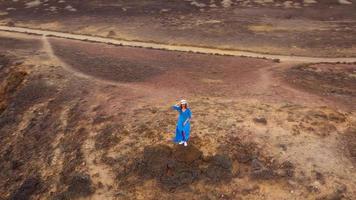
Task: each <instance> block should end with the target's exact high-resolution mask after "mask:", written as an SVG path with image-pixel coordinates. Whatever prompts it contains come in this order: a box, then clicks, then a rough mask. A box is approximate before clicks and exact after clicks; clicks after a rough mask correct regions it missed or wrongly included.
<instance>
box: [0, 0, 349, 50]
mask: <svg viewBox="0 0 356 200" xmlns="http://www.w3.org/2000/svg"><path fill="white" fill-rule="evenodd" d="M29 2H30V3H29ZM31 2H32V3H31ZM37 2H39V3H38V4H36V1H15V2H14V1H2V2H0V10H1V11H2V12H3V14H2V15H0V19H1V22H2V24H7V25H15V26H24V27H32V28H42V29H50V30H57V31H65V32H76V33H82V34H93V35H99V36H103V37H107V36H108V37H112V38H121V39H127V40H140V41H153V42H158V43H169V44H188V45H195V46H209V47H217V48H229V49H242V50H248V51H255V52H263V53H272V54H284V55H293V54H295V55H304V56H329V57H335V56H340V57H343V56H355V46H354V44H355V43H356V41H355V39H356V38H355V36H354V35H355V27H356V22H355V18H356V14H355V6H356V2H355V1H352V0H348V2H351V4H342V3H339V1H338V0H328V1H315V3H308V2H310V1H302V0H290V1H282V0H275V1H272V2H270V3H268V2H267V3H266V2H264V1H257V0H256V1H248V0H246V1H236V0H231V1H222V0H214V1H210V0H187V1H181V0H174V1H169V2H167V1H165V0H145V2H142V1H141V0H132V1H105V2H103V1H94V0H90V1H86V3H85V4H83V3H82V1H78V0H76V1H70V2H67V1H65V2H60V1H57V0H49V1H46V2H42V3H41V1H37Z"/></svg>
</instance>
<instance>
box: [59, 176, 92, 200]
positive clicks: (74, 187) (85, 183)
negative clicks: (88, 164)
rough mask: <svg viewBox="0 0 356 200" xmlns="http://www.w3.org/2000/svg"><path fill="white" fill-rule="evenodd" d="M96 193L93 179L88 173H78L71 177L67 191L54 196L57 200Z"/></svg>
mask: <svg viewBox="0 0 356 200" xmlns="http://www.w3.org/2000/svg"><path fill="white" fill-rule="evenodd" d="M93 193H94V188H93V187H92V181H91V179H90V176H89V175H87V174H82V173H77V174H75V175H73V176H72V177H71V178H70V182H69V186H68V189H67V191H65V192H62V193H60V194H58V195H57V196H55V197H54V199H55V200H67V199H76V198H80V197H87V196H89V195H91V194H93Z"/></svg>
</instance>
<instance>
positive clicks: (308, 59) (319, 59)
mask: <svg viewBox="0 0 356 200" xmlns="http://www.w3.org/2000/svg"><path fill="white" fill-rule="evenodd" d="M0 31H10V32H17V33H25V34H36V35H42V36H46V35H47V36H52V37H57V38H66V39H73V40H82V41H90V42H98V43H105V44H114V45H123V46H131V47H141V48H152V49H162V50H169V51H182V52H193V53H203V54H218V55H230V56H246V57H255V58H267V59H279V60H281V61H297V62H308V63H320V62H326V63H337V62H345V63H353V62H356V57H349V58H323V57H305V56H284V55H272V54H262V53H253V52H248V51H239V50H225V49H217V48H208V47H195V46H180V45H169V44H159V43H153V42H139V41H127V40H117V39H110V38H104V37H97V36H87V35H81V34H72V33H63V32H57V31H48V30H38V29H30V28H21V27H10V26H0Z"/></svg>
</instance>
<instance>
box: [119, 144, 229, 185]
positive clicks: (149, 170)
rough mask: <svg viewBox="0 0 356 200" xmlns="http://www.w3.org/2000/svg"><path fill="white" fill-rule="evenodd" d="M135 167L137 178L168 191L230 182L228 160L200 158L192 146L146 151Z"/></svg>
mask: <svg viewBox="0 0 356 200" xmlns="http://www.w3.org/2000/svg"><path fill="white" fill-rule="evenodd" d="M137 166H138V170H139V171H138V172H139V175H140V176H141V177H144V178H154V179H156V180H157V181H158V182H159V183H160V185H161V187H163V188H165V189H168V190H174V189H176V188H178V187H182V186H187V185H189V184H191V183H193V182H194V181H197V180H201V179H205V178H207V179H208V180H210V181H211V183H219V182H221V181H229V180H231V178H232V162H231V160H230V158H229V157H228V156H226V155H215V156H213V157H208V158H203V155H202V152H201V151H200V150H199V149H197V148H196V147H195V146H194V145H190V146H188V147H184V146H181V145H179V146H178V145H177V146H175V147H174V148H171V147H169V146H166V145H158V146H150V147H146V148H145V149H144V152H143V158H142V161H139V164H138V165H137ZM129 168H130V167H129ZM132 168H135V167H132ZM120 178H123V177H120Z"/></svg>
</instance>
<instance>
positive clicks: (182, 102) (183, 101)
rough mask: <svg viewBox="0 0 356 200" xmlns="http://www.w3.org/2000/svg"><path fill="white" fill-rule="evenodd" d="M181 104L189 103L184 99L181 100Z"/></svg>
mask: <svg viewBox="0 0 356 200" xmlns="http://www.w3.org/2000/svg"><path fill="white" fill-rule="evenodd" d="M180 104H188V102H187V101H186V100H184V99H182V100H180Z"/></svg>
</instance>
